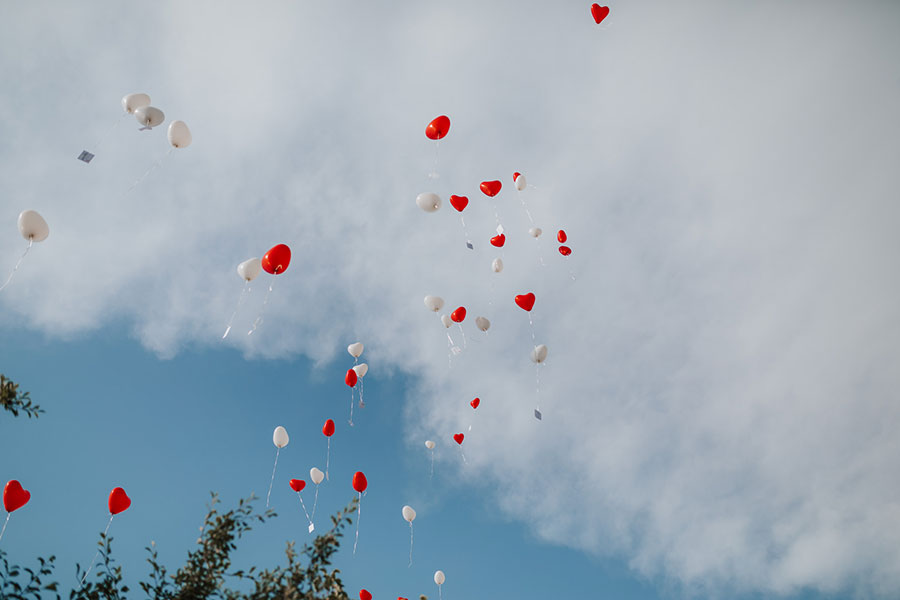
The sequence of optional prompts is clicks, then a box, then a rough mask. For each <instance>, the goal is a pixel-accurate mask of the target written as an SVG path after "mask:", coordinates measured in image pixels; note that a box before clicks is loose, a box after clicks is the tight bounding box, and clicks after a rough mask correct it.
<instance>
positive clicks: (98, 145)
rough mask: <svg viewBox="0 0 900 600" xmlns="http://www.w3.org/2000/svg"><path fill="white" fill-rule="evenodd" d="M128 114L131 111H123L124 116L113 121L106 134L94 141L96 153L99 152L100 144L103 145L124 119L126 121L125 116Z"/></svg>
mask: <svg viewBox="0 0 900 600" xmlns="http://www.w3.org/2000/svg"><path fill="white" fill-rule="evenodd" d="M128 115H129V113H127V112H126V113H122V116H121V117H119V118H118V119H116V122H115V123H113V126H112V127H110V128H109V129H107V130H106V133H104V134H103V135H101V136H100V137H99V138H97V141H96V142H94V154H97V150H99V149H100V146H102V145H103V142H105V141H106V138H108V137H109V136H110V134H112V132H114V131H115V130H116V129H118V128H119V124H120V123H121V122H122V121H124V120H125V117H127V116H128Z"/></svg>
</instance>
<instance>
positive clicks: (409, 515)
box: [400, 505, 416, 523]
mask: <svg viewBox="0 0 900 600" xmlns="http://www.w3.org/2000/svg"><path fill="white" fill-rule="evenodd" d="M400 512H401V513H402V514H403V518H404V519H406V520H407V521H409V522H410V523H412V522H413V521H415V520H416V510H415V509H414V508H413V507H412V506H409V505H406V506H404V507H403V510H401V511H400Z"/></svg>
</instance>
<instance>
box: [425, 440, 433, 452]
mask: <svg viewBox="0 0 900 600" xmlns="http://www.w3.org/2000/svg"><path fill="white" fill-rule="evenodd" d="M425 447H426V448H428V449H429V450H434V442H432V441H431V440H425Z"/></svg>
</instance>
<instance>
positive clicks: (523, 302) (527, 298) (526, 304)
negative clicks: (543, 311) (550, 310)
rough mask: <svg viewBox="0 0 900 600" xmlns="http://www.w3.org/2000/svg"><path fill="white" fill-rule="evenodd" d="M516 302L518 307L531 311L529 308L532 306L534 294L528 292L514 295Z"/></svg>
mask: <svg viewBox="0 0 900 600" xmlns="http://www.w3.org/2000/svg"><path fill="white" fill-rule="evenodd" d="M516 304H518V305H519V308H521V309H522V310H527V311H529V312H531V309H532V308H534V294H532V293H531V292H528V293H527V294H521V295H519V296H516Z"/></svg>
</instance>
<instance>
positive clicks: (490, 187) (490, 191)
mask: <svg viewBox="0 0 900 600" xmlns="http://www.w3.org/2000/svg"><path fill="white" fill-rule="evenodd" d="M480 187H481V191H482V192H483V193H484V194H485V195H486V196H490V197H491V198H493V197H494V196H496V195H497V194H499V193H500V189H501V188H502V187H503V184H502V183H500V182H499V181H497V180H496V179H495V180H494V181H482V182H481V186H480Z"/></svg>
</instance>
